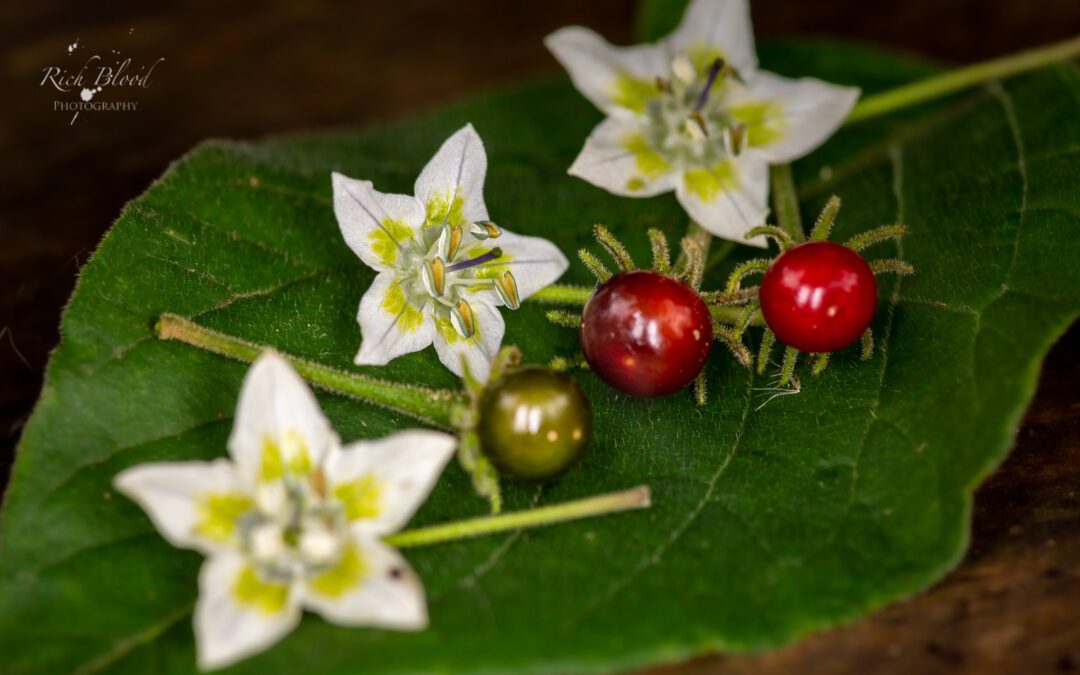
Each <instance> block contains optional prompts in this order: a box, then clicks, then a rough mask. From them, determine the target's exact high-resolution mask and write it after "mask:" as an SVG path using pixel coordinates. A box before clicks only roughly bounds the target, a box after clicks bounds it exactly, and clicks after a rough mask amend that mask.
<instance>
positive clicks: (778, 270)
mask: <svg viewBox="0 0 1080 675" xmlns="http://www.w3.org/2000/svg"><path fill="white" fill-rule="evenodd" d="M760 294H761V313H762V315H763V316H764V317H765V323H766V324H768V326H769V328H770V329H772V332H773V333H776V337H777V339H779V340H780V341H781V342H783V343H784V344H786V345H787V346H789V347H794V348H795V349H798V350H801V351H804V352H817V353H821V352H833V351H836V350H837V349H842V348H843V347H846V346H848V345H850V344H851V343H853V342H855V341H856V340H858V339H859V336H860V335H862V333H863V331H865V330H866V329H867V328H868V327H869V326H870V322H871V321H873V320H874V311H875V310H876V309H877V281H876V280H875V279H874V273H873V271H872V270H871V269H870V265H868V264H867V263H866V261H865V260H863V258H862V256H860V255H859V254H858V253H856V252H855V251H853V250H851V249H850V248H848V247H846V246H841V245H840V244H834V243H831V242H827V241H812V242H808V243H805V244H799V245H798V246H795V247H794V248H791V249H789V250H787V251H785V252H784V253H782V254H780V256H779V257H778V258H777V259H776V260H774V261H773V263H772V265H770V266H769V269H768V270H767V271H766V272H765V277H764V278H763V279H762V281H761V291H760Z"/></svg>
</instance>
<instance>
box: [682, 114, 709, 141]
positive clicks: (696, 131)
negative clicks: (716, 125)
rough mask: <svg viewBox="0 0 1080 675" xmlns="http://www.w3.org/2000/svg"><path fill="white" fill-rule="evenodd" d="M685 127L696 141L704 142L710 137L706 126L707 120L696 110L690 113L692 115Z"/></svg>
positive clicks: (687, 119)
mask: <svg viewBox="0 0 1080 675" xmlns="http://www.w3.org/2000/svg"><path fill="white" fill-rule="evenodd" d="M683 126H685V128H686V132H687V133H688V134H690V136H692V137H693V139H694V140H695V141H704V140H706V139H707V138H708V137H709V129H708V127H706V126H705V118H704V117H702V116H701V113H699V112H698V111H696V110H692V111H690V115H689V116H688V117H687V118H686V122H685V123H684V125H683Z"/></svg>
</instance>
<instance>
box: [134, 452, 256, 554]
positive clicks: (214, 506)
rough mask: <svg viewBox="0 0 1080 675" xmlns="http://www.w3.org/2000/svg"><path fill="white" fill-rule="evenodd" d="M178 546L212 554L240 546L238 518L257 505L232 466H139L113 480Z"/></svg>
mask: <svg viewBox="0 0 1080 675" xmlns="http://www.w3.org/2000/svg"><path fill="white" fill-rule="evenodd" d="M113 485H114V486H115V487H116V489H117V490H119V491H120V492H122V493H123V494H125V495H127V496H128V497H130V498H131V499H132V500H133V501H134V502H135V503H137V504H138V505H139V506H141V507H142V509H143V511H146V514H147V515H148V516H149V517H150V520H151V521H152V522H153V523H154V527H156V528H157V529H158V531H159V532H161V535H162V536H163V537H165V539H167V540H168V541H169V543H170V544H172V545H173V546H178V547H180V548H193V549H196V550H199V551H202V552H203V553H207V554H209V553H213V552H215V551H220V550H223V549H227V548H230V547H235V546H237V545H238V542H237V539H236V531H235V525H236V520H237V518H239V517H240V516H241V515H243V514H245V513H247V512H248V511H249V510H250V509H251V508H253V507H254V504H253V503H252V501H251V498H250V497H249V496H248V494H247V492H246V490H245V488H244V486H243V484H242V482H241V481H240V478H239V476H238V475H237V472H236V467H235V466H234V465H233V463H232V462H230V461H228V460H225V459H218V460H215V461H213V462H161V463H156V464H140V465H138V466H134V467H131V468H130V469H126V470H124V471H122V472H120V473H119V474H117V476H116V478H114V479H113Z"/></svg>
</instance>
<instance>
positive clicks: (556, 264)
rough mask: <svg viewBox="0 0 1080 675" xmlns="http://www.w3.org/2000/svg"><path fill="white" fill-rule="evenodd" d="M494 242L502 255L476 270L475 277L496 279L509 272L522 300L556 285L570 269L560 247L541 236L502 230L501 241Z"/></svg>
mask: <svg viewBox="0 0 1080 675" xmlns="http://www.w3.org/2000/svg"><path fill="white" fill-rule="evenodd" d="M491 242H492V243H493V244H494V245H495V246H498V247H499V248H500V249H502V252H503V255H502V257H501V258H499V259H497V260H493V261H491V262H490V263H486V264H484V265H483V266H481V267H479V268H477V271H476V276H477V277H481V278H483V277H490V278H492V279H494V278H495V277H497V276H499V275H501V274H502V273H503V272H506V271H510V272H511V273H512V274H513V275H514V280H515V281H516V282H517V292H518V297H519V298H520V299H522V300H524V299H525V298H527V297H529V296H530V295H532V294H533V293H535V292H537V291H539V290H540V289H541V288H544V287H545V286H550V285H551V284H553V283H555V281H556V280H557V279H558V278H559V277H561V276H562V275H563V272H565V271H566V269H567V268H568V267H569V266H570V261H568V260H567V259H566V256H565V255H563V252H562V251H560V250H559V247H558V246H556V245H555V244H553V243H551V242H550V241H548V240H547V239H544V238H542V237H526V236H523V235H520V234H514V233H513V232H507V231H506V230H503V231H502V234H501V235H500V236H499V238H498V239H493V240H491Z"/></svg>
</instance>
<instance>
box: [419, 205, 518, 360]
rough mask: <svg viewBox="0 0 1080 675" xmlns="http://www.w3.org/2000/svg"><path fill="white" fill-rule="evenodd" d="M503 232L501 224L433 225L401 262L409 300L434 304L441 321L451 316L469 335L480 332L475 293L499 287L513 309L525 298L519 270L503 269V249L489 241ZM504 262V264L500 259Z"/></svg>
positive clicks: (462, 332)
mask: <svg viewBox="0 0 1080 675" xmlns="http://www.w3.org/2000/svg"><path fill="white" fill-rule="evenodd" d="M501 234H502V231H501V230H500V229H499V227H498V226H497V225H495V223H492V222H488V221H481V222H476V223H473V224H472V225H471V226H468V230H467V231H466V230H465V227H464V226H463V225H462V224H450V223H449V222H447V223H444V224H443V225H441V226H428V227H427V228H425V230H424V234H423V236H422V237H421V238H420V239H421V240H420V241H417V240H416V239H414V240H413V241H412V242H411V247H410V248H409V250H407V251H406V252H405V253H406V254H405V255H404V256H401V258H400V259H399V260H400V263H399V265H398V270H399V279H400V282H401V288H402V291H403V292H404V293H405V297H406V301H407V302H409V304H411V305H413V306H414V307H417V308H418V309H421V310H422V309H424V308H425V307H426V306H427V305H428V303H429V302H430V303H431V306H432V309H433V311H434V313H435V318H436V320H440V319H442V320H449V322H450V324H451V325H452V326H453V328H454V330H455V331H457V333H458V334H459V335H461V337H463V338H466V339H468V338H471V337H472V336H473V335H474V334H475V333H476V321H475V313H474V312H473V307H472V302H471V300H473V299H474V298H475V294H476V293H478V292H480V291H484V290H494V291H495V292H496V294H498V296H499V297H500V298H501V299H502V301H503V304H504V305H506V306H507V307H509V308H510V309H517V308H518V306H519V305H520V299H519V298H518V293H517V282H516V280H515V279H514V276H513V274H511V273H510V272H509V271H508V270H504V269H501V264H504V263H505V262H506V260H505V259H504V255H503V251H502V249H501V248H499V247H497V246H494V247H492V248H486V247H485V242H486V241H487V240H489V239H497V238H498V237H499V236H500V235H501ZM500 261H501V262H500Z"/></svg>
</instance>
